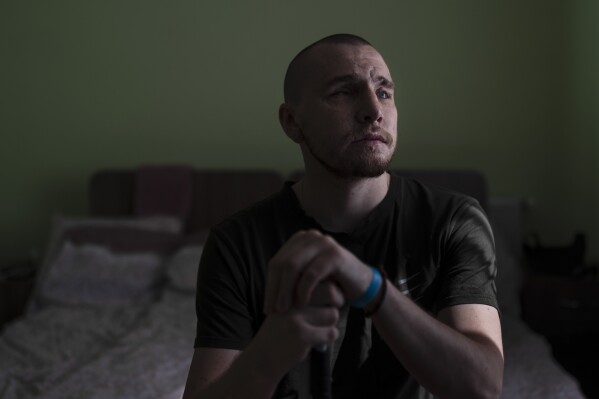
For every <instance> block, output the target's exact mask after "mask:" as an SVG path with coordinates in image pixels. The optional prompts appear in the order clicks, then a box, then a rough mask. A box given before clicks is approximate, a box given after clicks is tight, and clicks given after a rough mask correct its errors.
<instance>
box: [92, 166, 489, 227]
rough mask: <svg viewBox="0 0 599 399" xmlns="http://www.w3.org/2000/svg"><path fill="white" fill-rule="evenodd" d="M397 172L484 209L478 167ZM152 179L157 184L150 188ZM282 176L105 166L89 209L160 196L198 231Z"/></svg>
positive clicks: (132, 207) (110, 212)
mask: <svg viewBox="0 0 599 399" xmlns="http://www.w3.org/2000/svg"><path fill="white" fill-rule="evenodd" d="M395 172H397V173H399V174H400V175H402V176H406V177H410V178H414V179H416V180H420V181H422V182H423V183H427V184H431V185H436V186H440V187H444V188H448V189H450V190H454V191H458V192H461V193H464V194H467V195H469V196H471V197H474V198H475V199H477V200H478V201H479V203H480V204H481V206H482V207H483V209H485V210H487V207H488V199H487V185H486V181H485V178H484V176H483V175H482V174H481V173H479V172H477V171H473V170H450V169H448V170H432V169H431V170H426V169H423V170H416V169H409V170H408V169H401V170H395ZM302 174H303V172H301V171H297V172H295V173H292V174H291V175H290V180H297V179H298V178H300V177H301V175H302ZM148 176H149V180H148ZM152 179H155V180H156V181H157V184H158V186H157V188H156V189H154V191H152V190H153V188H152V187H151V186H152ZM284 180H285V178H284V177H283V176H282V175H280V174H279V173H277V172H275V171H272V170H207V169H194V168H191V167H187V166H183V167H182V166H168V165H167V166H162V165H159V166H150V167H140V168H138V169H104V170H99V171H97V172H96V173H94V174H93V176H92V177H91V179H90V186H89V212H90V214H91V216H97V217H119V216H131V215H140V205H139V204H140V196H141V197H142V198H141V201H142V202H143V201H146V200H148V199H149V200H151V202H152V201H153V202H156V200H155V198H153V197H160V196H162V197H165V198H162V200H163V202H164V200H166V202H167V206H168V207H167V209H168V210H167V211H166V212H162V213H163V214H174V215H176V216H180V217H182V218H183V219H184V220H185V222H186V223H185V224H186V228H185V229H186V231H187V232H195V231H202V230H206V229H208V228H210V227H211V226H213V225H214V224H216V223H218V222H219V221H221V220H222V219H224V218H225V217H226V216H228V215H231V214H232V213H234V212H236V211H238V210H241V209H243V208H245V207H247V206H249V205H251V204H252V203H254V202H256V201H258V200H261V199H263V198H265V197H266V196H268V195H270V194H272V193H274V192H276V191H278V190H280V189H281V186H282V184H283V181H284ZM144 181H145V182H146V184H145V185H144V184H143V182H144ZM148 181H149V182H150V184H149V187H148V184H147V182H148ZM173 182H176V183H173ZM165 187H167V189H164V188H165ZM165 191H166V192H165ZM177 196H179V197H182V199H183V201H179V202H180V203H181V204H182V205H181V204H179V203H176V201H175V205H173V201H172V199H173V198H175V199H176V197H177ZM146 202H147V201H146ZM151 205H152V204H151ZM161 206H162V205H161ZM173 206H174V208H173ZM161 209H165V208H161Z"/></svg>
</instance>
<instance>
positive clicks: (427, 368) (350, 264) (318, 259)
mask: <svg viewBox="0 0 599 399" xmlns="http://www.w3.org/2000/svg"><path fill="white" fill-rule="evenodd" d="M322 279H333V280H334V281H336V282H337V283H338V284H339V285H340V286H341V289H342V290H343V291H344V293H345V295H346V296H347V297H348V298H350V299H352V298H357V297H359V296H360V295H361V293H363V292H365V291H366V287H367V286H368V284H369V281H370V280H371V279H372V270H371V269H370V268H369V267H367V266H366V265H364V264H363V263H362V262H361V261H360V260H359V259H357V258H356V257H355V256H354V255H353V254H351V253H350V252H349V251H347V250H346V249H345V248H343V247H342V246H340V245H339V244H337V243H336V242H335V241H334V240H333V239H332V238H331V237H328V236H325V235H323V234H322V233H320V232H318V231H307V232H300V233H298V234H296V235H294V236H293V237H292V238H291V239H290V240H289V241H288V242H287V243H286V244H285V245H284V246H283V247H282V248H281V250H280V251H279V252H278V253H277V255H275V257H274V258H273V260H272V261H271V264H270V267H269V275H268V280H267V283H268V284H267V291H266V306H265V308H266V312H267V313H268V312H272V311H275V310H276V311H285V310H286V309H288V307H289V306H292V304H293V303H300V304H301V303H305V301H307V300H308V298H310V295H311V292H312V290H313V287H315V286H316V285H317V284H319V282H320V281H321V280H322ZM385 284H387V294H386V296H385V298H384V299H383V302H382V304H381V306H380V308H379V309H378V310H377V312H376V313H375V314H374V315H373V317H372V319H373V322H374V323H375V326H376V328H377V331H379V333H380V334H381V336H382V337H383V339H384V340H385V342H386V343H387V345H389V347H390V348H391V350H392V351H393V353H394V354H395V356H396V357H397V358H398V359H399V361H400V362H401V363H402V364H403V365H404V367H405V368H406V369H407V370H408V371H409V372H410V374H411V375H413V376H414V378H415V379H416V380H417V381H419V382H420V383H421V384H422V386H424V387H425V388H426V389H427V390H429V391H431V392H432V393H433V394H434V395H436V396H437V397H439V398H497V397H499V394H500V393H501V386H502V380H503V355H502V345H501V328H500V322H499V315H498V312H497V310H496V309H495V308H492V307H490V306H486V305H457V306H451V307H447V308H445V309H443V310H441V311H440V313H439V315H438V318H435V317H433V316H431V315H430V314H429V313H427V312H426V311H425V310H423V309H422V308H420V307H419V306H418V305H417V304H416V303H415V302H413V301H412V300H411V299H409V298H408V297H406V296H405V295H403V294H402V293H400V292H399V291H398V290H397V289H396V288H395V287H394V286H393V284H391V283H390V282H388V281H386V282H385ZM290 293H291V294H290ZM366 310H368V309H366Z"/></svg>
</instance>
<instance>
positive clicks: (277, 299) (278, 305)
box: [264, 230, 326, 314]
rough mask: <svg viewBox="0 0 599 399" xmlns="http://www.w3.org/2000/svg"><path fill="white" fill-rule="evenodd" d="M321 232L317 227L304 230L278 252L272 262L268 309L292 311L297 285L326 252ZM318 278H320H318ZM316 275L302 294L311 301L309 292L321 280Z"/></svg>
mask: <svg viewBox="0 0 599 399" xmlns="http://www.w3.org/2000/svg"><path fill="white" fill-rule="evenodd" d="M324 237H325V236H323V235H322V234H321V233H320V232H318V231H315V230H310V231H300V232H298V233H296V234H294V235H293V236H292V237H291V238H290V239H289V240H288V241H287V242H286V243H285V244H284V245H283V246H282V247H281V249H280V250H279V251H278V252H277V253H276V254H275V256H274V257H273V258H272V260H271V261H270V262H269V265H268V276H267V280H266V281H267V282H266V293H265V301H264V312H265V313H266V314H270V313H272V312H285V311H287V310H289V309H290V308H291V307H292V305H293V301H294V300H295V299H296V295H295V294H296V286H297V284H298V281H299V280H300V277H301V275H302V274H303V273H304V272H305V270H306V269H307V268H306V266H307V265H309V264H310V263H311V262H313V261H314V260H315V259H317V258H318V257H319V255H320V254H321V253H322V252H323V250H324V247H325V245H326V244H325V240H323V238H324ZM315 280H316V281H315ZM317 282H318V281H317V279H316V276H313V277H312V278H311V279H310V280H309V284H304V285H305V286H304V287H303V290H302V291H301V292H302V297H303V298H305V299H304V301H303V302H304V303H303V304H304V305H305V304H306V303H307V298H309V296H308V297H306V292H311V290H312V289H313V288H314V286H315V284H316V283H317Z"/></svg>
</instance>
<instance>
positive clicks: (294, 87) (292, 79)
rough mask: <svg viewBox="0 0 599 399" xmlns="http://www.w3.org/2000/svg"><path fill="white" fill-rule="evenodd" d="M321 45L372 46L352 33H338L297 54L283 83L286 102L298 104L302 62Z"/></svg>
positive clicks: (288, 68)
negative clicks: (311, 51)
mask: <svg viewBox="0 0 599 399" xmlns="http://www.w3.org/2000/svg"><path fill="white" fill-rule="evenodd" d="M319 44H351V45H355V46H371V47H372V44H370V43H369V42H368V41H367V40H366V39H364V38H362V37H360V36H356V35H352V34H350V33H337V34H334V35H330V36H327V37H325V38H322V39H320V40H317V41H315V42H314V43H312V44H310V45H309V46H308V47H306V48H304V49H303V50H302V51H300V52H299V53H297V55H296V56H295V57H293V59H292V60H291V62H290V63H289V66H288V67H287V72H285V80H284V82H283V97H284V99H285V102H297V101H299V98H300V80H301V79H300V76H301V74H300V72H301V71H300V69H301V68H300V60H301V59H302V58H303V56H304V55H305V54H306V53H307V52H308V51H309V50H311V49H312V48H313V47H315V46H317V45H319Z"/></svg>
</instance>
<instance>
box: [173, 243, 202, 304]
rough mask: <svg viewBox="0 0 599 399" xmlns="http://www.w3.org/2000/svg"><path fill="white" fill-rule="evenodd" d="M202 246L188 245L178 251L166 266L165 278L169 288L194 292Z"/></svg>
mask: <svg viewBox="0 0 599 399" xmlns="http://www.w3.org/2000/svg"><path fill="white" fill-rule="evenodd" d="M203 250H204V246H203V245H199V244H197V245H190V246H186V247H183V248H181V249H180V250H178V251H177V252H176V253H175V254H174V255H173V256H171V258H170V259H169V260H168V261H167V264H166V276H167V279H168V282H169V284H170V286H172V287H174V288H176V289H178V290H181V291H185V292H190V293H194V292H196V285H197V276H198V266H199V265H200V258H201V257H202V251H203Z"/></svg>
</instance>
